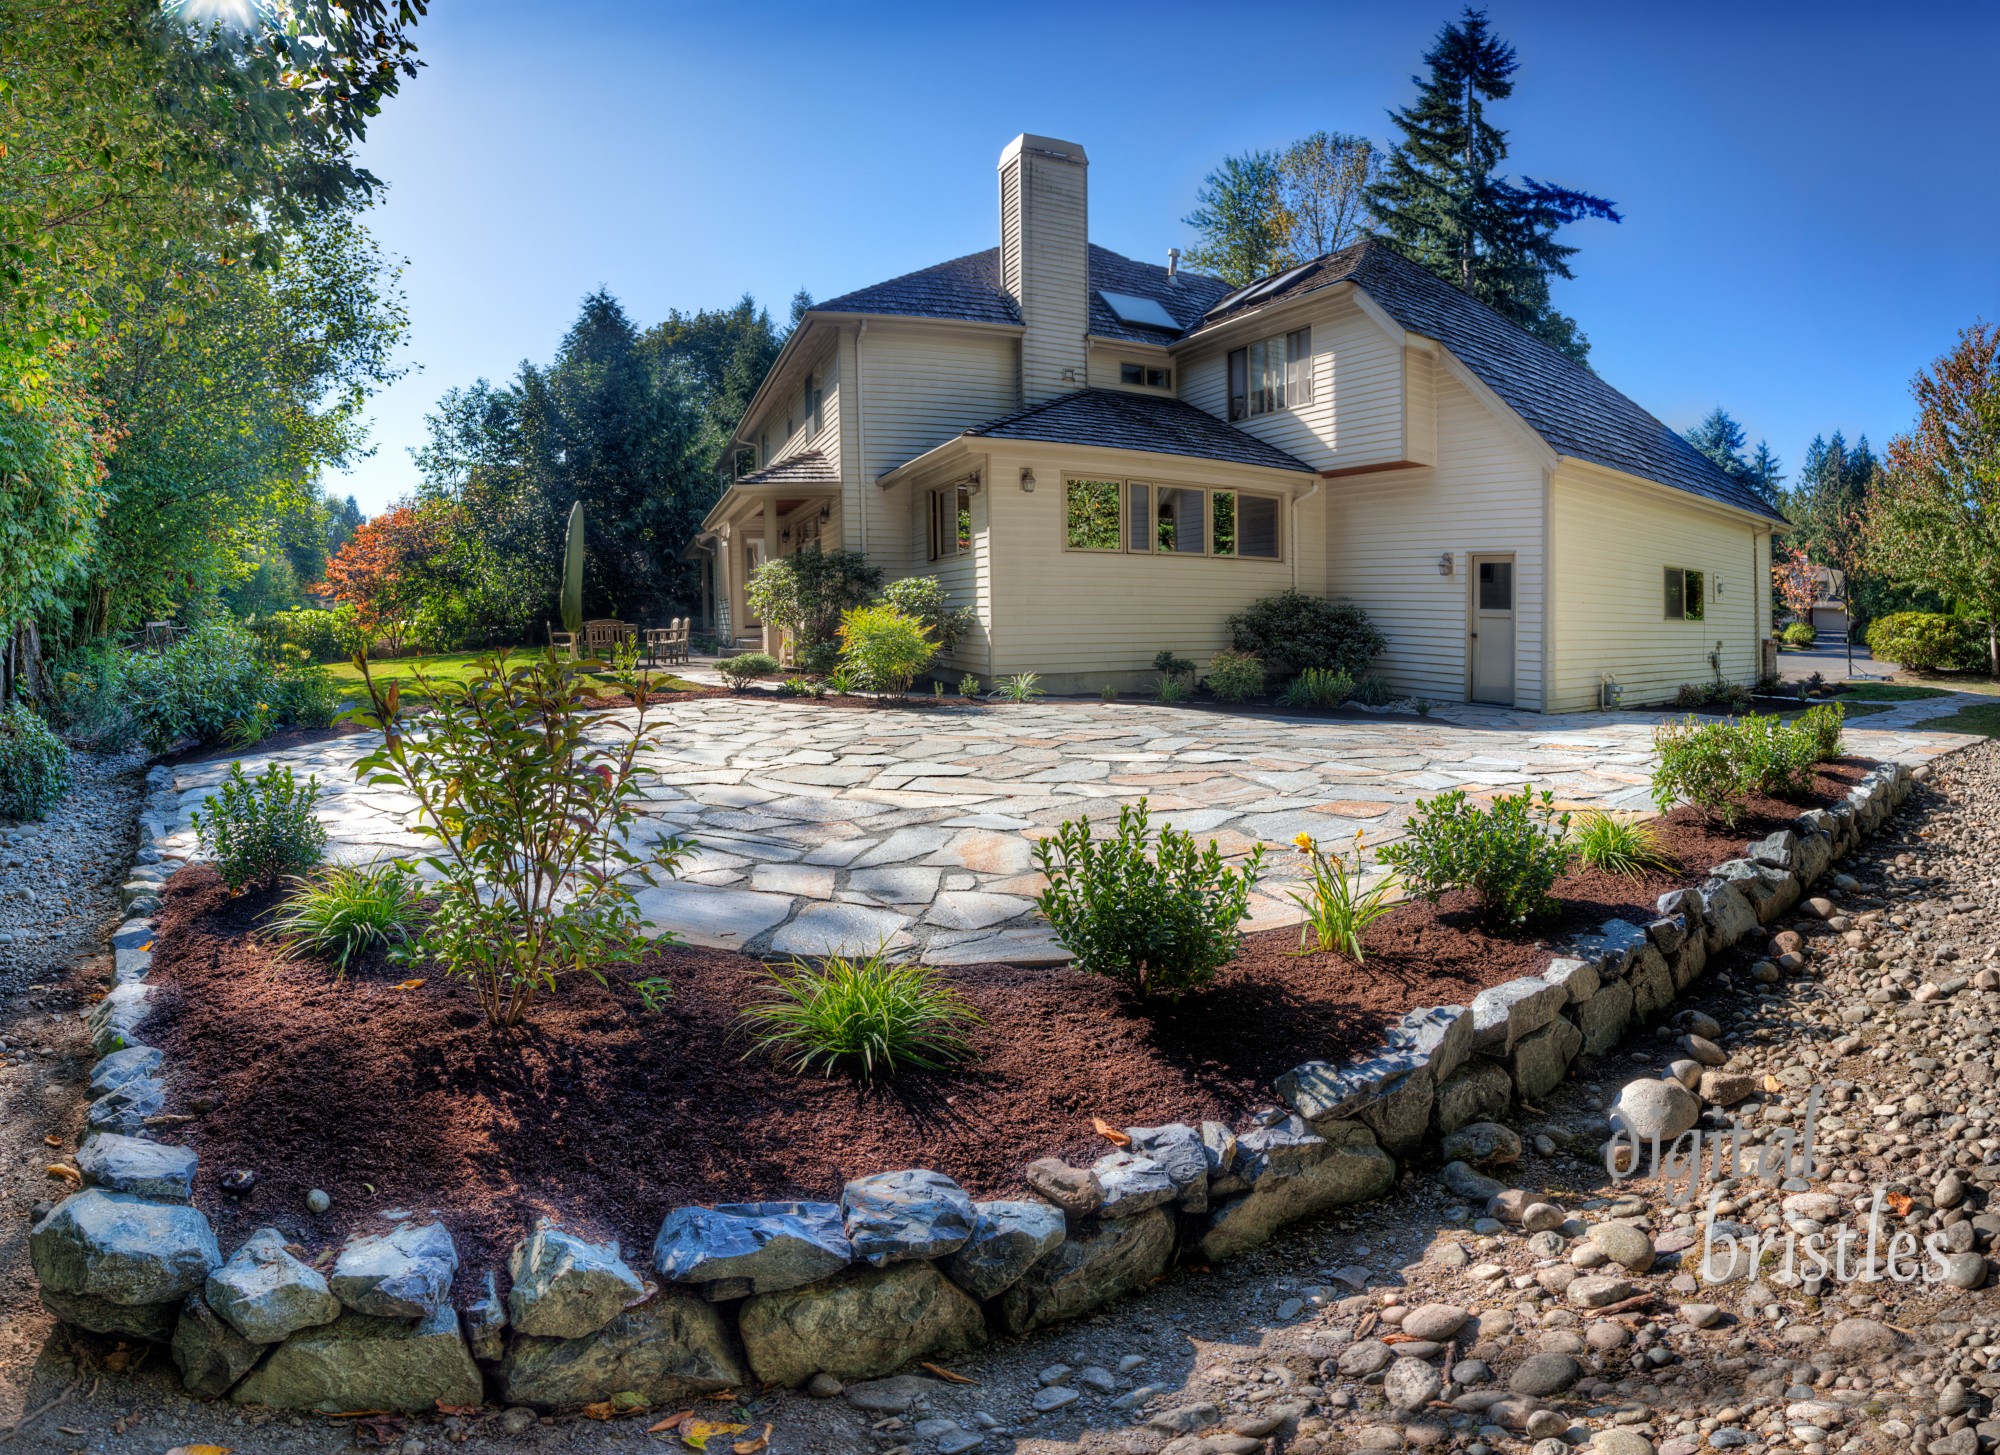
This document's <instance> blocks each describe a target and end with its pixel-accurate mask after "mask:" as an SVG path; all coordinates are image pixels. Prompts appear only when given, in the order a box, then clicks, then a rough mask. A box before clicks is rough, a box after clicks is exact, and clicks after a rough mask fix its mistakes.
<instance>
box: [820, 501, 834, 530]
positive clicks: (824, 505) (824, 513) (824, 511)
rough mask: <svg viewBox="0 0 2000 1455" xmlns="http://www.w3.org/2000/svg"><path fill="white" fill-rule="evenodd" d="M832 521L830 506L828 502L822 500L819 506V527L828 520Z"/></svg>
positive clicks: (831, 507) (831, 508)
mask: <svg viewBox="0 0 2000 1455" xmlns="http://www.w3.org/2000/svg"><path fill="white" fill-rule="evenodd" d="M832 519H833V506H832V504H831V503H830V502H828V501H824V500H822V501H821V502H820V504H819V523H820V524H821V525H825V524H826V523H827V522H828V521H829V520H832Z"/></svg>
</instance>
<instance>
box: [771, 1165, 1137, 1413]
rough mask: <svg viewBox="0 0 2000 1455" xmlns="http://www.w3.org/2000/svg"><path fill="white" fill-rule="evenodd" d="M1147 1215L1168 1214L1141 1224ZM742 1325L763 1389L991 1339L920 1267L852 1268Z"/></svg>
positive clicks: (879, 1370)
mask: <svg viewBox="0 0 2000 1455" xmlns="http://www.w3.org/2000/svg"><path fill="white" fill-rule="evenodd" d="M851 1185H852V1184H850V1186H851ZM954 1186H956V1184H954ZM1144 1216H1151V1217H1158V1218H1162V1219H1164V1218H1165V1216H1166V1215H1165V1214H1164V1213H1153V1214H1148V1215H1143V1216H1142V1218H1141V1219H1140V1220H1139V1221H1143V1217H1144ZM1131 1222H1132V1220H1128V1221H1127V1222H1126V1223H1122V1224H1113V1225H1112V1226H1129V1225H1131ZM967 1223H968V1227H969V1225H970V1219H969V1218H968V1219H967ZM960 1241H961V1242H963V1241H964V1240H963V1239H961V1240H960ZM1065 1246H1067V1245H1065ZM1058 1251H1060V1250H1058ZM1162 1262H1163V1263H1164V1259H1163V1260H1162ZM1019 1286H1020V1285H1019V1284H1016V1285H1015V1287H1016V1288H1018V1287H1019ZM1011 1292H1012V1290H1009V1293H1010V1294H1011ZM1003 1297H1004V1296H1003ZM738 1327H739V1329H740V1330H741V1332H742V1336H743V1349H744V1353H745V1354H746V1355H747V1356H748V1358H749V1361H750V1368H751V1370H752V1372H754V1373H755V1374H756V1376H757V1378H758V1379H759V1380H761V1381H763V1382H764V1383H766V1384H783V1385H795V1384H803V1383H804V1382H805V1381H806V1380H807V1379H809V1378H811V1377H812V1376H813V1375H814V1374H820V1373H825V1374H831V1375H834V1376H836V1377H838V1378H841V1379H871V1378H874V1377H875V1376H877V1375H882V1374H887V1373H889V1372H890V1371H892V1370H895V1369H898V1368H900V1367H902V1366H903V1365H905V1364H907V1363H909V1362H910V1361H911V1360H913V1359H922V1358H925V1357H928V1356H933V1355H944V1354H955V1353H958V1352H960V1351H962V1350H965V1349H971V1348H976V1347H978V1346H979V1345H980V1344H983V1343H984V1342H985V1341H986V1319H985V1316H984V1315H983V1314H982V1313H981V1312H980V1309H979V1305H978V1304H977V1303H975V1302H973V1300H972V1299H971V1298H970V1297H968V1296H967V1295H966V1293H965V1292H964V1291H963V1290H961V1289H960V1288H959V1287H958V1286H957V1285H956V1284H954V1283H952V1282H951V1280H949V1279H948V1278H946V1277H945V1276H944V1275H943V1274H942V1273H940V1272H939V1271H938V1270H937V1267H936V1266H935V1265H934V1264H930V1263H923V1262H899V1263H895V1264H892V1265H891V1266H889V1267H886V1268H878V1269H860V1268H857V1269H850V1270H849V1271H848V1272H846V1273H843V1274H841V1275H839V1276H838V1277H835V1278H832V1279H829V1280H827V1281H826V1282H824V1283H819V1284H815V1285H813V1286H812V1287H810V1288H799V1289H792V1290H789V1291H787V1292H784V1293H763V1294H758V1295H757V1296H756V1297H755V1298H753V1299H751V1300H750V1301H749V1302H748V1303H746V1304H744V1305H743V1309H742V1312H741V1313H740V1314H739V1315H738Z"/></svg>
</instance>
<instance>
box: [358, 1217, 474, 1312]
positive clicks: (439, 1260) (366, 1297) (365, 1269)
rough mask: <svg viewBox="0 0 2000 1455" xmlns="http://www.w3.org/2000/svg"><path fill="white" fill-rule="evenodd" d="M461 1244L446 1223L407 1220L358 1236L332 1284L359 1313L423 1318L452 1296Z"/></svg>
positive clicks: (446, 1303) (443, 1304) (444, 1305)
mask: <svg viewBox="0 0 2000 1455" xmlns="http://www.w3.org/2000/svg"><path fill="white" fill-rule="evenodd" d="M457 1271H458V1250H457V1249H456V1248H454V1247H453V1246H452V1242H451V1234H450V1233H447V1232H446V1231H445V1230H444V1224H442V1223H404V1224H403V1225H402V1226H400V1227H398V1228H395V1229H393V1230H392V1231H390V1232H387V1233H380V1234H376V1235H374V1236H371V1237H365V1238H355V1239H353V1240H351V1241H350V1242H349V1243H348V1244H347V1246H346V1247H344V1248H342V1249H341V1250H340V1256H339V1257H338V1258H336V1259H335V1260H334V1264H333V1277H332V1278H331V1279H329V1280H328V1286H329V1287H330V1288H332V1290H333V1296H334V1297H335V1298H337V1299H339V1300H340V1301H341V1302H342V1303H344V1304H345V1305H347V1307H349V1308H351V1309H353V1310H354V1311H355V1312H356V1313H358V1314H371V1315H373V1316H374V1317H376V1318H383V1319H424V1318H428V1317H430V1315H432V1314H434V1313H436V1312H437V1311H438V1310H439V1309H441V1308H444V1307H446V1306H447V1305H448V1304H449V1302H450V1300H451V1280H452V1275H453V1274H454V1273H456V1272H457Z"/></svg>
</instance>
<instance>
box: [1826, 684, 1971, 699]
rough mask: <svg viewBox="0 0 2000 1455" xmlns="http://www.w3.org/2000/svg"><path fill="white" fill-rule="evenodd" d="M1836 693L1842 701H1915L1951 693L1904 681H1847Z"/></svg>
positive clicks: (1939, 688) (1947, 695) (1946, 695)
mask: <svg viewBox="0 0 2000 1455" xmlns="http://www.w3.org/2000/svg"><path fill="white" fill-rule="evenodd" d="M1837 695H1838V697H1839V700H1840V701H1842V702H1915V701H1918V700H1919V699H1921V698H1925V697H1949V696H1951V693H1950V692H1948V691H1946V690H1945V689H1944V688H1942V687H1912V686H1910V685H1909V684H1908V683H1905V682H1848V683H1844V684H1842V686H1841V689H1840V692H1839V693H1838V694H1837Z"/></svg>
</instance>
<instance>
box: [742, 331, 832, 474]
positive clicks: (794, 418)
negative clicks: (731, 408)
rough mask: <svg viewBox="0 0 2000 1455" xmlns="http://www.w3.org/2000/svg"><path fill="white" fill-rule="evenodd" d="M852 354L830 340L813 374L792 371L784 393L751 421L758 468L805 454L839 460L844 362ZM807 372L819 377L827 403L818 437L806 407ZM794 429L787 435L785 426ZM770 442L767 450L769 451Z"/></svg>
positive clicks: (777, 392)
mask: <svg viewBox="0 0 2000 1455" xmlns="http://www.w3.org/2000/svg"><path fill="white" fill-rule="evenodd" d="M848 353H849V350H847V349H846V348H843V347H842V346H841V341H840V340H838V339H834V338H828V339H827V340H826V341H825V343H824V344H823V345H822V346H821V347H820V348H819V350H818V352H817V353H816V354H815V355H814V357H813V362H812V367H811V370H810V371H808V370H806V369H798V370H793V371H790V373H791V376H792V377H791V381H790V382H789V383H787V384H786V385H785V387H783V388H782V389H777V390H774V391H773V392H772V395H771V397H770V398H769V399H768V400H766V401H765V404H764V407H763V408H762V409H761V410H759V411H758V413H757V416H756V417H755V418H754V419H753V420H751V421H750V428H749V430H748V432H747V435H746V438H749V439H753V440H756V441H757V442H758V452H757V466H756V468H758V469H760V470H761V469H763V468H764V467H765V466H766V465H772V464H776V463H778V462H779V461H781V460H786V459H789V458H790V457H791V456H793V455H796V454H799V453H801V452H803V451H805V450H818V451H820V452H821V453H822V454H824V455H825V456H826V457H827V458H828V459H829V460H833V461H836V462H837V461H838V460H839V459H840V410H841V396H842V394H843V393H844V392H845V391H844V390H843V388H842V384H843V382H844V378H845V375H846V370H845V369H844V368H843V367H842V364H843V359H844V358H845V357H846V356H847V355H848ZM808 372H812V373H816V374H817V375H818V377H819V386H820V391H821V393H822V394H824V396H825V399H824V401H823V403H822V405H821V409H820V414H821V419H822V424H821V428H820V429H819V431H818V432H817V433H815V432H814V430H813V427H812V411H811V410H809V409H807V408H806V406H805V381H806V375H807V373H808ZM788 424H789V425H790V426H791V429H790V432H789V433H787V431H786V426H787V425H788ZM766 442H768V448H767V447H766Z"/></svg>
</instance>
